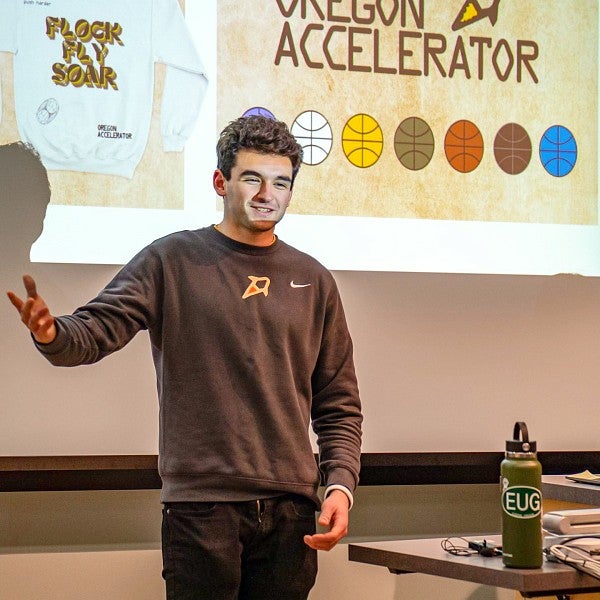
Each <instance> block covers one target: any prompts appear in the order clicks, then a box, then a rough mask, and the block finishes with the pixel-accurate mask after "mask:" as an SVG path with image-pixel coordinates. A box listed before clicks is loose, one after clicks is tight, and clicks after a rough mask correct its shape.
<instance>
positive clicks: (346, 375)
mask: <svg viewBox="0 0 600 600" xmlns="http://www.w3.org/2000/svg"><path fill="white" fill-rule="evenodd" d="M312 388H313V404H312V423H313V429H314V431H315V434H316V435H317V444H318V447H319V467H320V470H321V474H322V477H323V483H324V485H326V486H330V485H343V486H345V487H346V488H348V489H349V490H350V491H351V492H352V491H354V490H355V488H356V486H357V484H358V476H359V472H360V452H361V436H362V431H361V426H362V419H363V417H362V412H361V403H360V397H359V391H358V384H357V381H356V374H355V370H354V359H353V347H352V340H351V338H350V333H349V331H348V327H347V324H346V318H345V315H344V310H343V307H342V302H341V299H340V296H339V293H338V291H337V288H336V287H335V284H334V287H333V289H332V290H331V293H330V294H329V298H328V299H327V312H326V315H325V323H324V331H323V338H322V343H321V350H320V353H319V358H318V361H317V365H316V367H315V370H314V372H313V377H312Z"/></svg>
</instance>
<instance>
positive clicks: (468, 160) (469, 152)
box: [444, 120, 483, 173]
mask: <svg viewBox="0 0 600 600" xmlns="http://www.w3.org/2000/svg"><path fill="white" fill-rule="evenodd" d="M444 151H445V153H446V158H447V159H448V162H449V163H450V165H451V166H452V168H454V169H456V170H457V171H458V172H459V173H470V172H471V171H474V170H475V169H476V168H477V167H478V166H479V163H480V162H481V159H482V158H483V137H482V136H481V132H480V131H479V128H478V127H477V125H475V124H474V123H471V121H464V120H463V121H456V123H453V124H452V125H450V128H449V129H448V131H447V132H446V137H445V139H444Z"/></svg>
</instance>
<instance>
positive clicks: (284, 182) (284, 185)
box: [275, 181, 290, 190]
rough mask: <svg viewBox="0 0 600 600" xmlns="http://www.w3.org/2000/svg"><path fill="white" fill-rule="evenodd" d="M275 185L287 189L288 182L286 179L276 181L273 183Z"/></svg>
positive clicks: (288, 187) (288, 186)
mask: <svg viewBox="0 0 600 600" xmlns="http://www.w3.org/2000/svg"><path fill="white" fill-rule="evenodd" d="M275 187H276V188H278V189H280V190H289V189H290V184H289V183H288V182H287V181H278V182H276V183H275Z"/></svg>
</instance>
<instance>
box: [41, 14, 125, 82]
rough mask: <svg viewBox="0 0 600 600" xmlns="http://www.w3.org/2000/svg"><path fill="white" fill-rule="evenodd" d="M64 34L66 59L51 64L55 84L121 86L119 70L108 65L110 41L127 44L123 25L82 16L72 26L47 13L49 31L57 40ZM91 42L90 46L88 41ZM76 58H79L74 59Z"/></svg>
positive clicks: (63, 51)
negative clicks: (123, 36)
mask: <svg viewBox="0 0 600 600" xmlns="http://www.w3.org/2000/svg"><path fill="white" fill-rule="evenodd" d="M57 33H58V34H60V35H61V36H62V59H63V62H55V63H54V64H53V65H52V72H53V73H54V75H53V76H52V81H53V82H54V83H55V84H56V85H60V86H67V85H73V86H75V87H77V88H80V87H83V86H86V87H93V88H98V89H103V90H106V89H108V88H109V86H110V87H111V88H112V89H113V90H118V89H119V87H118V85H117V73H116V72H115V70H114V69H113V68H112V67H109V66H107V65H106V57H107V56H108V47H107V46H109V45H114V44H118V45H120V46H124V43H123V41H122V40H121V34H122V33H123V28H122V27H121V25H119V23H110V22H109V21H94V22H93V23H90V22H89V21H86V20H85V19H79V20H78V21H77V22H76V23H75V26H74V27H73V28H71V25H70V23H69V21H68V20H67V19H65V18H63V17H46V35H47V36H48V37H49V38H50V39H51V40H54V39H55V38H56V34H57ZM90 42H91V49H90V47H89V43H90ZM74 59H76V60H77V61H78V62H73V61H74ZM94 61H95V62H94Z"/></svg>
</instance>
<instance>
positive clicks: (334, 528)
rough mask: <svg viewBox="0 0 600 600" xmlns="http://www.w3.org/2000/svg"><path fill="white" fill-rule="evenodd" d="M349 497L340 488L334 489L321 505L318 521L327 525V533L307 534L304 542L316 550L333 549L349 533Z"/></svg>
mask: <svg viewBox="0 0 600 600" xmlns="http://www.w3.org/2000/svg"><path fill="white" fill-rule="evenodd" d="M348 510H349V502H348V497H347V496H346V494H344V492H342V491H340V490H333V491H332V492H331V493H330V494H329V496H327V498H325V500H323V504H322V505H321V514H320V515H319V520H318V523H319V525H321V526H322V527H327V528H328V529H329V531H327V532H326V533H315V534H314V535H305V536H304V543H305V544H306V545H307V546H310V547H311V548H313V549H315V550H331V549H332V548H333V547H334V546H335V545H336V544H337V543H338V542H339V541H340V540H341V539H342V538H343V537H344V536H345V535H346V534H347V533H348Z"/></svg>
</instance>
